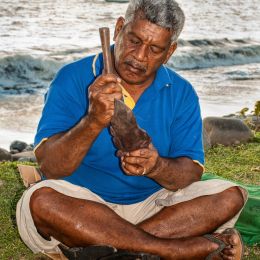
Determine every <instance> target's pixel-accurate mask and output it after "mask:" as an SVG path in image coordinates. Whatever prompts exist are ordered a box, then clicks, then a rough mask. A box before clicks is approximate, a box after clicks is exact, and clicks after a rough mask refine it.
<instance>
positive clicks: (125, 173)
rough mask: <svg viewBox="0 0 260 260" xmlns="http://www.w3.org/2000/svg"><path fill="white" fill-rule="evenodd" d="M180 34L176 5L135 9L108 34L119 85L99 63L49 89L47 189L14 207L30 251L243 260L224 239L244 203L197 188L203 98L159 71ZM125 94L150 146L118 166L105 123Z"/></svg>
mask: <svg viewBox="0 0 260 260" xmlns="http://www.w3.org/2000/svg"><path fill="white" fill-rule="evenodd" d="M183 24H184V15H183V12H182V10H181V9H180V8H179V6H178V4H177V3H176V2H175V1H174V0H165V1H153V0H135V1H131V2H130V4H129V6H128V9H127V12H126V15H125V18H122V17H120V18H118V20H117V23H116V27H115V32H114V41H115V46H114V47H113V48H112V54H113V62H114V65H115V74H108V75H102V70H103V60H102V54H99V55H97V56H95V57H87V58H85V59H82V60H80V61H76V62H74V63H72V64H69V65H67V66H65V67H64V68H62V69H61V71H60V72H59V73H58V74H57V76H56V78H55V79H54V80H53V82H52V84H51V87H50V89H49V91H48V93H47V96H46V100H45V101H46V102H45V107H44V109H43V114H42V118H41V120H40V123H39V126H38V131H37V135H36V138H35V144H36V148H35V154H36V157H37V159H38V162H39V165H40V168H41V171H42V172H43V174H44V176H45V179H46V180H44V181H41V182H40V183H37V184H35V185H34V186H32V187H31V188H30V189H29V190H27V191H26V192H25V193H24V195H23V197H22V198H21V200H20V201H19V203H18V206H17V221H18V227H19V232H20V234H21V237H22V239H23V240H24V242H25V243H26V244H27V245H28V246H29V247H30V248H31V249H32V251H33V252H40V251H41V252H45V253H54V252H58V251H59V248H58V245H59V244H60V243H62V244H65V245H66V246H68V247H86V246H88V245H110V246H113V247H115V248H117V249H124V250H130V251H134V252H146V253H150V254H155V255H159V256H160V257H162V258H165V259H205V258H206V257H208V256H209V255H214V254H215V255H216V259H241V255H242V245H241V240H240V237H239V234H238V233H237V232H236V231H235V230H234V229H230V228H232V227H233V226H234V223H235V222H236V220H237V218H238V215H239V213H240V211H241V209H242V207H243V205H244V202H245V199H246V193H245V191H244V190H242V189H241V188H239V187H236V186H235V185H234V184H232V183H230V182H224V181H220V180H213V181H207V182H206V181H205V182H201V181H200V178H201V175H202V172H203V162H204V161H203V148H202V141H201V128H202V127H201V117H200V109H199V103H198V97H197V95H196V93H195V91H194V89H193V88H192V86H191V85H190V84H189V83H188V82H187V81H186V80H184V79H183V78H181V77H180V76H179V75H178V74H176V73H175V72H173V71H171V70H170V69H168V68H166V67H165V66H164V65H163V64H165V63H166V62H167V61H168V59H169V58H170V57H171V55H172V54H173V52H174V51H175V49H176V47H177V43H176V40H177V38H178V36H179V34H180V32H181V30H182V28H183ZM121 86H123V93H124V96H125V99H126V103H129V104H132V108H133V112H134V114H135V116H136V119H137V122H138V124H139V125H140V127H142V128H143V129H145V130H146V131H147V133H148V134H149V135H150V136H151V138H152V143H151V144H150V146H149V148H147V149H139V150H136V151H133V152H128V153H126V154H124V155H123V156H121V157H120V158H118V157H117V156H116V152H117V150H116V148H115V146H114V144H113V142H112V138H111V135H110V132H109V123H110V121H111V117H112V116H113V111H114V99H121V98H122V88H121ZM129 101H130V102H129ZM129 106H130V105H129ZM119 154H120V152H119ZM227 228H229V229H227ZM213 232H215V234H214V235H207V236H204V235H205V234H209V233H213ZM220 251H221V252H220ZM212 259H213V258H212ZM214 259H215V258H214Z"/></svg>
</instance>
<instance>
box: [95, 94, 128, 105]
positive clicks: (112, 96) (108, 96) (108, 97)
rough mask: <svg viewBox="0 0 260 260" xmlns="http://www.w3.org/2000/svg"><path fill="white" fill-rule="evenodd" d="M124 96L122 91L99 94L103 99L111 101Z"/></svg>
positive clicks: (99, 97)
mask: <svg viewBox="0 0 260 260" xmlns="http://www.w3.org/2000/svg"><path fill="white" fill-rule="evenodd" d="M122 96H123V94H122V93H121V92H120V93H112V94H104V93H100V94H99V95H98V97H97V98H98V99H103V100H104V101H106V100H107V101H110V102H113V103H114V100H115V99H121V98H122Z"/></svg>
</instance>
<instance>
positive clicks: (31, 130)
mask: <svg viewBox="0 0 260 260" xmlns="http://www.w3.org/2000/svg"><path fill="white" fill-rule="evenodd" d="M178 2H179V4H180V6H181V7H182V8H183V10H184V12H185V14H186V24H185V27H184V31H183V33H182V34H181V37H180V40H179V43H178V49H177V51H176V52H175V54H174V55H173V57H172V58H171V60H170V61H169V62H168V66H170V67H171V68H172V69H174V70H176V71H177V72H178V73H179V74H181V75H182V76H183V77H185V78H186V79H188V80H189V81H190V82H191V83H192V84H193V86H194V88H195V89H196V91H197V93H198V95H199V97H200V103H201V109H202V116H203V117H206V116H223V115H226V114H230V113H235V112H237V111H239V110H241V109H242V108H243V107H249V108H250V109H253V106H254V103H255V102H256V101H257V100H260V2H259V0H247V1H240V0H218V1H214V0H180V1H178ZM126 7H127V3H114V2H106V1H105V0H93V1H88V0H64V1H62V0H46V1H40V0H31V1H25V0H20V1H18V0H8V1H7V0H1V1H0V147H3V148H8V147H9V144H10V143H11V141H13V140H15V139H18V140H23V141H25V142H28V143H32V142H33V138H34V134H35V131H36V127H37V123H38V120H39V118H40V115H41V110H42V107H43V95H44V93H45V92H46V91H47V89H48V86H49V84H50V82H51V80H52V79H53V77H54V75H55V74H56V72H57V71H58V69H59V68H60V67H61V66H63V65H64V64H66V63H69V62H71V61H73V60H75V59H80V58H83V57H85V56H86V55H89V54H94V53H96V52H99V51H100V50H101V48H100V40H99V33H98V28H99V27H102V26H108V27H110V29H111V31H112V32H113V29H114V25H115V22H116V19H117V18H118V17H119V16H120V15H124V12H125V10H126Z"/></svg>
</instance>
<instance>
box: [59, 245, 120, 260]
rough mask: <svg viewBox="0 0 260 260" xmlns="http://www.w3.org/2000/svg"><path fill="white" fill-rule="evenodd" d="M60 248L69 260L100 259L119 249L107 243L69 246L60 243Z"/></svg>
mask: <svg viewBox="0 0 260 260" xmlns="http://www.w3.org/2000/svg"><path fill="white" fill-rule="evenodd" d="M59 248H60V250H61V251H62V253H63V254H64V255H65V256H66V257H67V258H68V260H86V259H87V260H98V259H101V258H102V257H105V256H108V255H112V254H113V253H115V252H116V251H117V249H116V248H114V247H112V246H107V245H92V246H87V247H71V248H69V247H67V246H65V245H63V244H59Z"/></svg>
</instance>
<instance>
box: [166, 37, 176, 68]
mask: <svg viewBox="0 0 260 260" xmlns="http://www.w3.org/2000/svg"><path fill="white" fill-rule="evenodd" d="M176 49H177V42H173V43H172V44H171V46H170V48H169V50H168V52H167V55H166V58H165V60H164V62H163V63H164V64H166V63H167V62H168V60H169V59H170V57H171V56H172V54H173V53H174V52H175V50H176Z"/></svg>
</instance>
